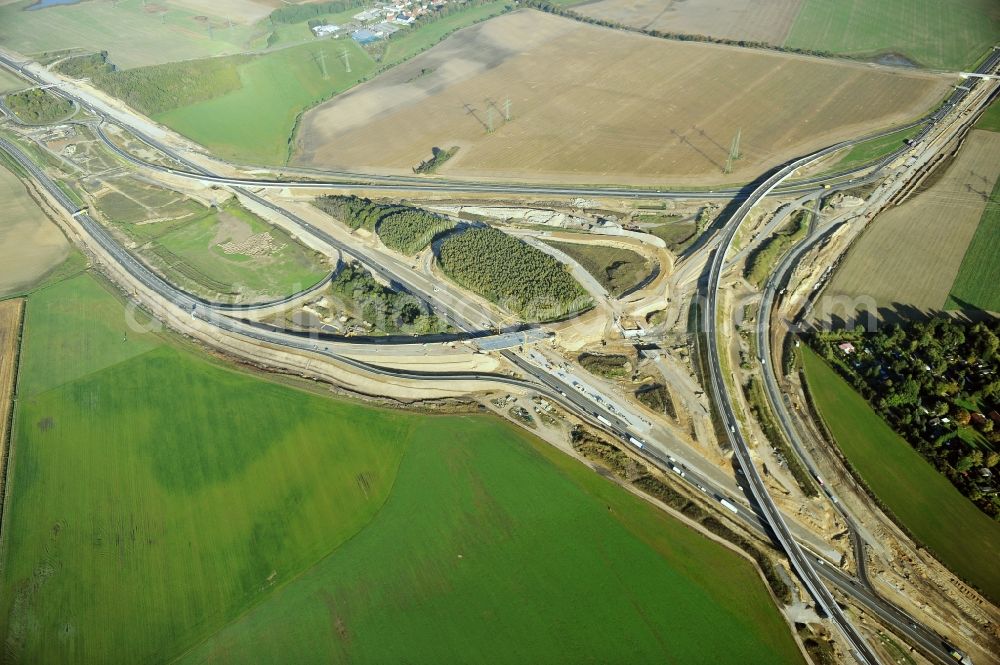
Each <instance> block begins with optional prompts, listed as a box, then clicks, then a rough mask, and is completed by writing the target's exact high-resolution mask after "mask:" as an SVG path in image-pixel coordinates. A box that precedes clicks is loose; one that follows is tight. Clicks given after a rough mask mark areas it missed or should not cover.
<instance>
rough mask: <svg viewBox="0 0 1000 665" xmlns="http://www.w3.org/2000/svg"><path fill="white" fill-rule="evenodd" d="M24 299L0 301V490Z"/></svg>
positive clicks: (1, 487) (15, 377) (3, 471)
mask: <svg viewBox="0 0 1000 665" xmlns="http://www.w3.org/2000/svg"><path fill="white" fill-rule="evenodd" d="M23 312H24V301H23V300H21V299H19V298H14V299H11V300H3V301H0V492H3V490H4V478H5V477H6V471H7V470H6V468H4V460H5V459H6V458H7V455H6V453H7V450H6V446H7V426H8V425H9V424H10V408H11V398H12V397H13V396H14V382H15V380H16V379H17V373H16V372H15V368H16V367H17V351H18V346H19V344H20V339H19V333H20V331H21V314H22V313H23Z"/></svg>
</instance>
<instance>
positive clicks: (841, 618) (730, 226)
mask: <svg viewBox="0 0 1000 665" xmlns="http://www.w3.org/2000/svg"><path fill="white" fill-rule="evenodd" d="M998 59H1000V53H994V54H993V55H992V56H991V57H990V58H989V59H988V60H987V62H986V63H984V65H983V67H982V68H981V69H983V70H985V71H992V69H993V68H995V67H996V63H997V61H998ZM970 87H971V86H970ZM970 91H971V90H967V89H958V90H956V91H955V93H954V94H953V95H952V97H951V98H950V99H949V101H948V102H947V103H946V104H945V107H944V109H943V110H950V109H951V108H953V107H954V106H955V105H956V104H958V103H960V102H961V101H962V100H963V99H964V98H965V96H966V95H967V94H969V92H970ZM945 115H946V113H941V114H940V115H938V116H937V117H936V119H935V122H938V121H940V120H941V119H943V118H944V117H945ZM932 128H933V126H931V127H928V128H927V129H925V130H924V132H922V133H921V136H920V137H919V139H918V140H920V139H923V138H924V137H925V136H927V135H928V133H929V131H930V130H931V129H932ZM843 147H845V146H844V144H836V145H832V146H830V147H828V148H824V149H823V150H819V151H817V152H815V153H813V154H811V155H807V156H806V157H802V158H800V159H797V160H794V161H792V162H790V163H789V164H787V165H785V166H783V167H781V168H779V169H777V170H776V171H775V172H774V173H773V174H772V175H771V176H770V177H768V178H766V179H765V180H764V181H763V182H761V184H760V185H758V187H757V188H756V189H754V190H753V191H752V192H751V193H750V194H749V196H747V198H746V199H745V200H744V201H743V202H742V203H741V204H740V206H739V207H738V208H737V209H736V210H735V211H734V212H733V214H732V216H731V217H730V219H729V220H727V221H726V224H725V230H724V232H723V236H722V240H721V242H720V243H719V246H718V248H717V249H716V251H715V254H714V255H713V257H712V260H711V263H710V268H709V277H708V282H707V286H706V291H707V293H706V302H707V307H706V309H705V317H704V330H705V332H706V337H707V346H708V349H707V351H708V368H707V369H708V372H709V376H710V382H711V387H712V393H713V399H714V400H715V403H716V406H717V407H718V411H719V416H720V418H721V420H722V423H723V425H724V427H725V428H726V430H727V435H728V437H729V440H730V443H731V444H732V446H733V451H734V455H735V457H736V459H737V460H738V462H739V464H740V467H741V468H742V469H743V472H744V474H745V477H746V478H747V480H748V485H749V489H750V493H751V495H752V496H753V498H754V501H755V502H756V504H757V506H758V507H759V509H760V510H761V511H762V512H763V514H764V517H765V519H766V520H767V523H768V526H769V527H770V529H771V531H772V534H773V536H774V538H775V540H777V541H778V543H779V544H780V545H781V547H782V549H783V550H784V551H785V553H786V555H787V556H788V558H789V561H790V562H791V564H792V566H793V568H794V569H795V572H796V574H797V575H798V576H799V578H800V579H801V580H802V582H803V584H805V586H806V588H807V589H808V590H809V593H810V595H812V597H813V599H814V600H815V601H816V604H817V606H818V608H819V609H820V610H821V611H822V612H823V613H824V614H826V615H827V616H828V617H829V618H830V619H831V620H833V622H834V623H835V624H836V625H837V626H838V627H839V628H840V630H841V631H842V633H843V635H844V637H845V638H846V639H847V641H848V643H849V644H850V647H851V649H852V651H853V653H854V655H855V657H856V658H857V659H858V660H859V661H861V662H862V663H877V662H878V659H877V656H876V655H875V653H874V651H873V650H872V648H871V647H870V646H869V645H868V643H867V642H866V641H865V640H864V638H863V637H862V636H861V634H860V633H859V632H858V630H857V629H856V627H855V626H854V625H853V624H852V623H851V622H850V621H849V620H848V618H847V616H846V615H845V614H844V612H843V610H842V609H841V608H840V606H839V605H838V604H837V601H836V599H835V598H834V597H833V595H832V594H831V593H830V591H829V589H828V588H827V587H826V585H825V584H824V583H823V580H822V579H821V576H820V575H819V574H818V573H817V570H816V568H817V566H816V565H814V561H815V559H814V558H813V557H811V556H809V555H807V554H806V553H805V552H804V550H803V549H802V548H801V546H800V545H799V543H798V542H796V540H795V539H794V537H792V534H791V532H790V531H789V529H788V525H787V524H786V523H785V520H784V518H783V517H782V515H781V513H780V511H779V510H778V508H777V506H776V505H775V504H774V502H773V501H772V499H771V497H770V495H769V494H768V491H767V487H766V486H765V484H764V481H763V479H762V477H761V475H760V473H759V472H758V471H757V467H756V465H754V463H753V460H752V458H751V454H750V448H749V445H748V444H747V441H746V439H745V438H744V436H743V432H742V426H741V423H740V420H739V418H738V417H737V416H736V412H735V407H734V405H733V400H732V396H731V394H730V391H729V385H728V383H727V381H726V377H725V376H724V374H723V371H724V370H723V364H722V361H721V360H722V359H721V356H722V353H723V351H722V344H723V341H722V340H720V334H719V330H718V321H719V319H720V316H722V314H723V310H722V307H721V306H720V304H719V290H720V287H721V278H722V273H723V272H724V268H725V265H726V254H727V253H728V251H729V248H730V246H731V245H732V242H733V238H734V237H735V236H736V232H737V231H738V230H739V228H740V226H741V225H742V224H743V222H744V221H745V220H746V219H747V217H748V216H749V214H750V212H751V211H752V210H753V208H754V207H755V206H756V205H757V204H758V203H759V202H760V201H761V200H763V199H764V197H766V196H767V195H768V194H769V193H770V192H771V191H772V190H773V189H774V188H775V187H777V186H778V184H780V183H781V181H783V180H784V179H786V178H788V177H789V176H791V175H792V173H794V172H795V171H796V170H798V169H800V168H802V167H805V166H808V165H809V164H811V163H813V162H815V161H816V160H818V159H821V158H823V157H825V156H826V155H829V154H830V153H832V152H836V151H837V150H840V149H842V148H843ZM767 348H768V347H767V345H766V344H765V345H764V346H762V347H761V353H766V351H765V349H767ZM779 401H780V400H779ZM852 526H853V524H852ZM862 558H863V557H862Z"/></svg>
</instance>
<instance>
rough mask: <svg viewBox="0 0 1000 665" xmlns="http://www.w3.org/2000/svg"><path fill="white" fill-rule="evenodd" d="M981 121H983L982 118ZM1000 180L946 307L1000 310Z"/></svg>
mask: <svg viewBox="0 0 1000 665" xmlns="http://www.w3.org/2000/svg"><path fill="white" fill-rule="evenodd" d="M980 122H981V121H980ZM998 256H1000V179H997V181H996V182H995V183H994V184H993V192H992V193H991V194H990V200H989V202H988V203H987V204H986V209H985V210H984V211H983V216H982V217H981V218H980V219H979V226H977V227H976V233H975V235H973V236H972V242H970V243H969V247H968V249H966V250H965V256H964V257H963V258H962V265H961V267H959V269H958V275H956V276H955V283H954V284H952V286H951V293H950V294H949V295H948V301H947V302H946V303H945V309H985V310H987V311H990V312H1000V289H998V288H997V284H1000V261H997V257H998Z"/></svg>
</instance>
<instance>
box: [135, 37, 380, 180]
mask: <svg viewBox="0 0 1000 665" xmlns="http://www.w3.org/2000/svg"><path fill="white" fill-rule="evenodd" d="M344 49H346V50H347V54H348V60H349V62H350V65H351V72H350V73H348V72H347V70H346V67H345V63H344V60H343V58H342V56H341V53H342V51H343V50H344ZM240 62H242V63H243V64H240V65H239V66H238V67H237V69H238V73H239V77H240V80H241V82H242V87H241V88H240V89H238V90H235V91H233V92H229V93H227V94H225V95H222V96H220V97H216V98H214V99H210V100H208V101H204V102H198V103H196V104H191V105H189V106H184V107H182V108H178V109H174V110H171V111H167V112H165V113H161V114H158V115H156V116H155V118H156V119H157V120H159V121H160V122H162V123H163V124H165V125H167V126H168V127H171V128H172V129H175V130H177V131H178V132H180V133H181V134H184V135H185V136H188V137H190V138H192V139H194V140H195V141H197V142H199V143H201V144H202V145H204V146H206V147H208V148H210V149H211V150H212V151H213V152H216V153H218V154H219V155H220V156H222V157H228V158H230V159H236V160H242V161H246V162H251V163H260V164H283V163H285V161H286V159H287V157H288V146H289V141H290V140H291V135H292V132H293V130H294V128H295V123H296V120H297V118H298V116H299V114H300V113H302V112H303V111H304V110H306V109H307V108H309V107H311V106H313V105H315V104H318V103H319V102H321V101H323V100H325V99H328V98H329V97H331V96H332V95H334V94H336V93H338V92H342V91H344V90H347V89H348V88H350V87H352V86H354V85H356V84H357V83H358V82H359V81H361V80H363V79H364V78H365V77H366V76H367V75H368V74H370V73H371V72H372V71H373V70H374V69H375V62H374V61H373V60H372V58H371V56H369V55H368V53H367V52H365V51H364V50H363V49H362V48H361V47H359V46H358V45H357V44H356V43H355V42H354V41H353V40H351V39H341V40H338V41H332V40H324V41H317V42H315V43H313V44H306V45H303V46H295V47H291V48H287V49H282V50H279V51H275V52H272V53H268V54H266V55H262V56H258V57H255V58H252V59H250V60H249V61H245V60H243V59H240ZM324 68H325V71H326V74H325V75H324Z"/></svg>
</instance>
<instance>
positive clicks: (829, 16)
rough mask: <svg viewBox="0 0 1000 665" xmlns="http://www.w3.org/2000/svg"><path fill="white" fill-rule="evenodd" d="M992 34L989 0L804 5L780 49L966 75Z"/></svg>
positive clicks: (995, 9) (817, 0)
mask: <svg viewBox="0 0 1000 665" xmlns="http://www.w3.org/2000/svg"><path fill="white" fill-rule="evenodd" d="M998 33H1000V5H998V4H997V3H996V2H995V0H878V2H872V1H871V0H804V2H803V5H802V7H801V9H799V14H798V16H797V17H796V19H795V23H794V24H793V25H792V30H791V32H790V33H789V35H788V39H787V40H786V41H785V45H786V46H792V47H797V48H806V49H816V50H820V51H829V52H832V53H839V54H844V55H849V56H856V57H874V56H878V55H881V54H887V53H898V54H900V55H902V56H904V57H906V58H908V59H909V60H911V61H913V62H916V63H918V64H920V65H923V66H925V67H932V68H940V69H948V70H961V69H965V70H968V69H970V68H972V67H974V66H975V65H976V64H977V63H978V61H979V60H980V59H981V58H982V57H983V55H984V54H985V53H986V52H987V51H988V50H989V48H990V47H991V46H992V45H993V44H994V42H995V41H996V38H997V34H998Z"/></svg>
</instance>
